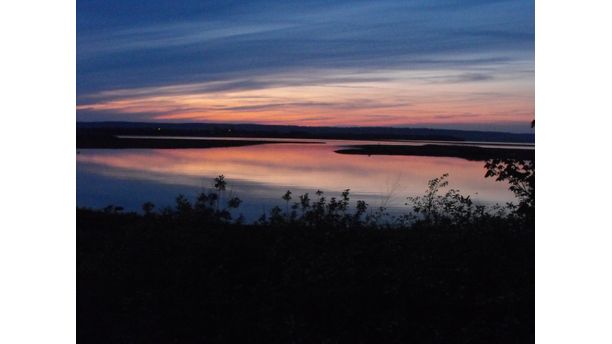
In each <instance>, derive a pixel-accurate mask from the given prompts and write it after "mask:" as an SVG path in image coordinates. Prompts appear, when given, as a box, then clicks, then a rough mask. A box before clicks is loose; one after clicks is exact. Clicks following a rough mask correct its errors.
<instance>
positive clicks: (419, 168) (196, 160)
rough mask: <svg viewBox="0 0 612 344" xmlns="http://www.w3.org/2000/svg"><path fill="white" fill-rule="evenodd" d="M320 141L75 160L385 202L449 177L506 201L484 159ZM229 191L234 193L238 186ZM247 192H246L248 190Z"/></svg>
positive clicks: (183, 178)
mask: <svg viewBox="0 0 612 344" xmlns="http://www.w3.org/2000/svg"><path fill="white" fill-rule="evenodd" d="M336 149H338V147H337V146H333V145H329V144H328V145H325V144H284V143H283V144H265V145H255V146H245V147H232V148H212V149H176V150H173V149H159V150H131V149H130V150H82V151H81V154H79V155H78V156H77V161H78V162H79V163H80V164H81V165H83V166H89V172H90V173H98V174H104V175H107V176H112V177H115V178H123V179H143V180H153V181H156V182H159V183H162V184H163V183H168V184H180V185H193V186H194V192H195V191H197V188H199V187H202V186H205V187H209V186H211V181H212V178H214V177H215V176H217V175H219V174H224V175H225V177H226V179H227V180H228V181H229V184H230V185H232V183H233V182H236V183H242V184H249V185H252V186H253V185H254V186H257V185H259V186H261V188H262V189H264V188H265V189H266V190H272V192H276V193H278V194H275V195H270V196H271V197H276V196H278V197H280V195H281V193H282V190H286V189H292V190H306V191H310V192H314V191H316V190H317V189H321V190H324V191H334V192H339V191H342V190H344V189H347V188H349V189H351V192H352V193H353V194H356V195H370V196H376V197H378V198H380V199H381V200H384V201H386V202H389V203H390V204H389V205H392V204H396V205H403V203H404V200H405V197H406V196H409V195H419V194H422V193H423V192H424V190H425V189H426V186H427V181H428V180H430V179H432V178H434V177H438V176H440V175H442V174H443V173H449V174H450V177H449V181H450V187H453V188H456V189H460V190H461V191H462V192H463V193H464V194H472V195H474V198H476V199H478V200H481V201H486V202H499V203H503V202H508V201H512V200H513V195H512V194H511V193H510V192H509V191H508V190H507V185H506V184H504V183H499V182H495V181H494V180H491V179H485V178H484V173H485V171H484V168H483V162H477V161H467V160H463V159H456V158H439V157H420V156H367V155H345V154H338V153H335V152H334V150H336ZM235 191H237V192H240V190H239V188H238V189H235ZM251 192H252V191H251Z"/></svg>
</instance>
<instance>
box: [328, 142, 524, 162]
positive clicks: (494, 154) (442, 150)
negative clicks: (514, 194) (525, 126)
mask: <svg viewBox="0 0 612 344" xmlns="http://www.w3.org/2000/svg"><path fill="white" fill-rule="evenodd" d="M336 153H339V154H360V155H366V154H367V155H412V156H431V157H448V158H462V159H467V160H476V161H478V160H488V159H495V158H498V159H521V160H534V159H535V150H531V149H513V148H484V147H475V146H455V145H429V144H428V145H423V146H395V145H358V146H350V147H348V148H343V149H339V150H336Z"/></svg>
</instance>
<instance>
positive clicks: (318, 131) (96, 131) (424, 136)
mask: <svg viewBox="0 0 612 344" xmlns="http://www.w3.org/2000/svg"><path fill="white" fill-rule="evenodd" d="M76 127H77V137H78V136H81V135H163V136H168V135H170V136H217V137H229V136H233V137H258V138H261V137H276V138H302V139H304V138H308V139H355V140H357V139H360V140H380V139H390V140H447V141H480V142H516V143H534V142H535V135H534V134H515V133H504V132H495V131H475V130H448V129H427V128H393V127H301V126H293V125H260V124H218V123H150V122H77V125H76Z"/></svg>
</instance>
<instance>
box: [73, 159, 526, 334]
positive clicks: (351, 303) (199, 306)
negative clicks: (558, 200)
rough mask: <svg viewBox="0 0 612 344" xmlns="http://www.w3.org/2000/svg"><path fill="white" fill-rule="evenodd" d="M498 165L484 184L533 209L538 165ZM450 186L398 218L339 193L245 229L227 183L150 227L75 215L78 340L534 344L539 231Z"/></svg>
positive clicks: (121, 218) (149, 216)
mask: <svg viewBox="0 0 612 344" xmlns="http://www.w3.org/2000/svg"><path fill="white" fill-rule="evenodd" d="M501 165H502V168H499V166H500V163H499V162H493V161H492V162H491V165H490V167H491V177H496V178H498V179H499V180H500V181H508V182H509V183H510V185H511V187H516V188H517V189H516V192H515V194H517V197H519V198H520V197H527V198H526V203H525V204H526V206H534V205H535V204H534V203H530V202H529V201H528V196H530V195H533V193H529V192H527V193H525V192H524V191H525V190H527V191H529V190H530V189H529V188H530V187H531V186H534V185H532V184H530V183H529V182H528V180H529V179H530V178H531V176H532V174H530V173H528V172H526V171H524V168H529V167H532V165H531V164H529V163H524V164H521V163H518V162H517V163H513V164H501ZM447 178H448V175H446V174H445V175H442V176H440V177H438V178H434V179H432V180H431V181H429V183H428V188H427V191H426V192H425V194H424V195H422V196H418V197H409V198H408V199H407V205H408V206H409V208H408V209H407V211H409V213H408V214H406V215H404V216H401V217H398V218H391V217H390V216H389V214H387V213H386V210H385V209H384V208H374V209H371V208H370V207H369V206H368V204H367V203H366V202H365V201H363V200H357V201H356V202H355V204H354V205H353V204H352V203H351V199H350V190H348V189H346V190H344V191H343V192H342V193H341V195H340V196H339V197H327V196H326V195H325V193H324V192H323V191H320V190H318V191H317V192H316V193H315V197H314V198H313V199H311V197H310V195H309V194H308V193H305V194H302V195H299V196H298V197H296V198H295V199H296V200H297V201H296V202H294V203H293V204H290V201H291V200H293V199H294V198H293V197H292V194H291V192H290V191H288V192H287V193H285V195H284V196H282V197H280V199H282V200H283V201H285V203H286V209H285V211H283V210H282V209H281V208H280V207H278V206H276V207H274V208H272V209H271V210H270V211H269V212H268V213H265V212H264V214H262V217H261V218H260V220H259V221H258V222H257V223H255V224H244V219H243V218H242V217H238V218H237V219H235V220H233V216H232V213H233V212H234V211H235V210H237V209H239V207H240V205H241V203H242V201H241V200H240V199H239V198H238V197H227V198H228V199H227V201H223V200H222V199H221V197H220V196H219V194H220V193H222V192H225V191H226V188H227V187H228V183H227V181H226V180H225V178H224V177H222V176H220V177H219V178H217V179H215V181H214V184H213V186H214V187H215V188H214V189H213V190H212V191H206V192H204V191H203V192H201V193H200V194H199V195H198V196H197V198H196V199H195V201H194V202H191V201H190V200H189V199H187V197H185V196H183V195H179V196H178V197H177V198H176V205H175V207H173V208H163V209H159V210H157V211H155V207H154V205H153V204H152V203H145V204H144V205H143V211H144V215H139V214H136V213H126V212H123V211H122V209H121V208H120V207H115V206H109V207H107V208H105V209H104V210H103V211H93V210H87V209H77V241H78V244H77V285H78V292H77V313H78V316H79V323H78V329H77V340H78V341H79V342H88V343H110V342H209V343H227V342H254V341H255V342H266V343H287V342H295V343H314V342H317V343H318V342H321V343H324V342H326V343H355V342H388V343H402V342H432V343H449V342H454V343H519V342H532V341H533V336H534V313H533V308H534V297H533V290H534V251H533V250H534V245H533V243H534V236H533V223H532V222H530V221H531V220H532V219H533V218H530V217H527V216H525V215H524V213H523V211H522V210H520V209H521V207H520V205H519V206H518V207H514V206H507V207H501V206H500V207H497V208H485V207H482V206H479V205H476V204H475V203H474V202H473V201H472V200H471V199H470V197H469V196H463V195H461V194H460V192H459V191H457V190H454V189H447V187H448V180H447ZM513 190H514V189H513ZM280 199H279V201H280Z"/></svg>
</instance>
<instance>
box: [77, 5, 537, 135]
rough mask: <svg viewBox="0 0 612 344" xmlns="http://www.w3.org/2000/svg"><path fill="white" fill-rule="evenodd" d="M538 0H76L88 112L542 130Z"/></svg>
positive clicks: (81, 86)
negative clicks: (537, 110)
mask: <svg viewBox="0 0 612 344" xmlns="http://www.w3.org/2000/svg"><path fill="white" fill-rule="evenodd" d="M533 118H534V2H533V1H532V0H526V1H523V0H515V1H494V0H444V1H443V0H435V1H409V0H405V1H400V0H378V1H354V0H353V1H344V0H334V1H293V0H285V1H229V0H227V1H155V0H152V1H134V0H122V1H119V0H113V1H87V0H79V1H77V120H79V121H117V120H118V121H173V122H232V123H261V124H292V125H307V126H319V125H325V126H396V127H433V128H458V129H478V130H502V131H514V132H530V131H531V129H530V128H529V122H530V121H531V120H532V119H533Z"/></svg>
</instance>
